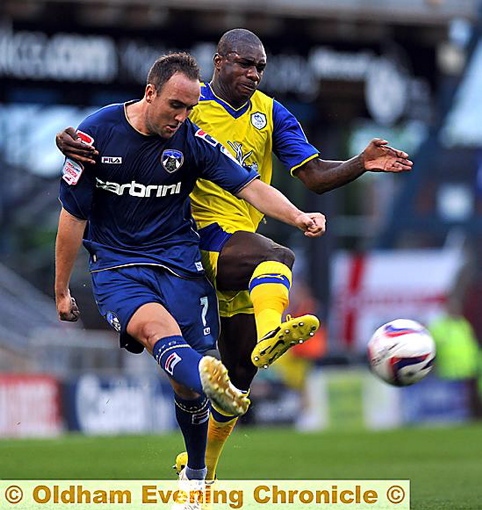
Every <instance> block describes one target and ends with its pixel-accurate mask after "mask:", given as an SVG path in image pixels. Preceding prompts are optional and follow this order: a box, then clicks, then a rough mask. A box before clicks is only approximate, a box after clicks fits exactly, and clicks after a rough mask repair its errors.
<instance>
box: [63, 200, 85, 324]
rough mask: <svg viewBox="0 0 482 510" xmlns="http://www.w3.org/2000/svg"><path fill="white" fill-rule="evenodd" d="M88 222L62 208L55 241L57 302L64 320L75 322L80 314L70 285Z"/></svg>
mask: <svg viewBox="0 0 482 510" xmlns="http://www.w3.org/2000/svg"><path fill="white" fill-rule="evenodd" d="M86 223H87V222H86V220H81V219H79V218H76V217H75V216H72V214H70V213H69V212H67V211H66V210H65V209H64V208H62V210H61V212H60V217H59V225H58V230H57V238H56V242H55V304H56V307H57V313H58V316H59V319H60V320H62V321H71V322H73V321H76V320H77V319H78V318H79V315H80V312H79V308H78V306H77V304H76V302H75V299H74V298H73V297H72V296H71V294H70V289H69V285H70V277H71V275H72V271H73V269H74V264H75V260H76V258H77V254H78V252H79V249H80V246H81V245H82V239H83V236H84V230H85V226H86Z"/></svg>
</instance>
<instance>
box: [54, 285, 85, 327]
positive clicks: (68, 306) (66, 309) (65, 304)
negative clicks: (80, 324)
mask: <svg viewBox="0 0 482 510" xmlns="http://www.w3.org/2000/svg"><path fill="white" fill-rule="evenodd" d="M56 306H57V313H58V316H59V319H60V320H61V321H68V322H76V321H77V320H79V317H80V310H79V307H78V306H77V302H76V301H75V299H74V298H73V297H72V296H71V295H70V292H68V293H67V294H66V295H65V296H63V297H61V298H57V299H56Z"/></svg>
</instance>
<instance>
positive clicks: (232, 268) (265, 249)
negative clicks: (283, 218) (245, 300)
mask: <svg viewBox="0 0 482 510" xmlns="http://www.w3.org/2000/svg"><path fill="white" fill-rule="evenodd" d="M294 260H295V256H294V253H293V252H292V251H291V250H290V249H289V248H286V247H285V246H282V245H280V244H278V243H275V242H274V241H273V240H271V239H268V238H267V237H265V236H263V235H261V234H257V233H254V232H245V231H238V232H235V233H234V234H233V235H232V236H231V237H230V239H229V240H228V241H227V242H226V244H225V245H224V246H223V248H222V250H221V253H220V255H219V258H218V263H217V264H218V266H217V275H216V286H217V288H218V289H220V290H244V289H247V288H248V284H249V280H250V279H251V276H252V274H253V271H254V270H255V268H256V267H257V266H258V265H259V264H261V262H266V261H274V262H281V263H282V264H285V265H286V266H288V267H289V268H290V269H291V268H292V267H293V263H294Z"/></svg>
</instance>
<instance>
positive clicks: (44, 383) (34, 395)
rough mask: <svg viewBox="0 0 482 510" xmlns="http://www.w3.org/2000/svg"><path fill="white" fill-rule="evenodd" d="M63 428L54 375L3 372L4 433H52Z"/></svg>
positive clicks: (0, 411) (0, 414)
mask: <svg viewBox="0 0 482 510" xmlns="http://www.w3.org/2000/svg"><path fill="white" fill-rule="evenodd" d="M62 430H63V425H62V418H61V412H60V387H59V383H58V381H57V380H56V379H54V378H53V377H49V376H47V375H31V374H0V437H49V436H56V435H58V434H60V433H61V432H62Z"/></svg>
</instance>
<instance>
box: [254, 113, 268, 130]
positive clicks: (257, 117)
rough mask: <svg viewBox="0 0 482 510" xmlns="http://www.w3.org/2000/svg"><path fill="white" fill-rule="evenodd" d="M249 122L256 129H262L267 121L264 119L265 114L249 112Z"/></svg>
mask: <svg viewBox="0 0 482 510" xmlns="http://www.w3.org/2000/svg"><path fill="white" fill-rule="evenodd" d="M251 124H253V126H254V127H255V128H256V129H263V128H264V127H266V124H268V121H267V120H266V115H265V114H264V113H261V112H255V113H252V114H251Z"/></svg>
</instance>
